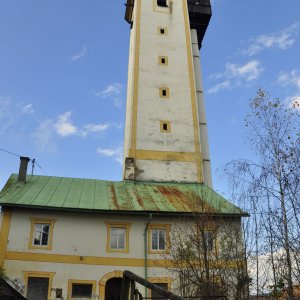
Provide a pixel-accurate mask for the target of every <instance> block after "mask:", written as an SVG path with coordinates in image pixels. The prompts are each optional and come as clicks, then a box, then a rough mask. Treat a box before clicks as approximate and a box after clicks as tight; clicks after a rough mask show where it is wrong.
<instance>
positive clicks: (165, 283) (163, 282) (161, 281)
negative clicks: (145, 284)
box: [148, 277, 172, 300]
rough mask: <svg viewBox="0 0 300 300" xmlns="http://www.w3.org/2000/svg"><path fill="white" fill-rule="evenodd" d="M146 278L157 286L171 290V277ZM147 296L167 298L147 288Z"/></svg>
mask: <svg viewBox="0 0 300 300" xmlns="http://www.w3.org/2000/svg"><path fill="white" fill-rule="evenodd" d="M148 280H149V281H150V282H151V283H154V284H155V285H157V286H158V287H160V288H162V289H164V290H167V291H170V290H171V281H172V280H171V278H168V277H150V278H148ZM149 296H150V298H151V299H153V300H154V299H157V300H158V299H160V300H166V299H167V298H164V297H163V296H162V295H160V294H159V293H157V292H155V291H152V290H150V289H149Z"/></svg>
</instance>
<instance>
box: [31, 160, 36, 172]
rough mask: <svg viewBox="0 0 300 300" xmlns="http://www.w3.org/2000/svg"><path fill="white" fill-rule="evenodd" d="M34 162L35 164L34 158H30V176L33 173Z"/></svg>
mask: <svg viewBox="0 0 300 300" xmlns="http://www.w3.org/2000/svg"><path fill="white" fill-rule="evenodd" d="M34 164H35V158H34V159H32V160H31V176H32V175H33V170H34Z"/></svg>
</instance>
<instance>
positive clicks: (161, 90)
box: [124, 0, 212, 186]
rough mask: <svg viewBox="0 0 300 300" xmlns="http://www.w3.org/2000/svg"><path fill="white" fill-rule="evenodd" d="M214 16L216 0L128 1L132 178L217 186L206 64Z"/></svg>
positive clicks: (128, 171)
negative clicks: (203, 52) (203, 51)
mask: <svg viewBox="0 0 300 300" xmlns="http://www.w3.org/2000/svg"><path fill="white" fill-rule="evenodd" d="M210 17H211V7H210V1H209V0H198V1H196V0H127V4H126V15H125V19H126V20H127V21H128V22H129V23H130V24H131V34H130V50H129V66H128V86H127V110H126V126H125V143H124V158H125V163H124V179H125V180H136V181H156V182H162V181H172V182H199V183H201V182H204V183H205V184H207V185H209V186H211V185H212V180H211V168H210V158H209V148H208V137H207V126H206V116H205V108H204V101H203V90H202V82H201V73H200V64H199V48H200V47H201V42H202V39H203V36H204V34H205V31H206V28H207V26H208V23H209V20H210ZM198 41H199V46H198Z"/></svg>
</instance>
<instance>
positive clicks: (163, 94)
mask: <svg viewBox="0 0 300 300" xmlns="http://www.w3.org/2000/svg"><path fill="white" fill-rule="evenodd" d="M159 97H160V98H169V97H170V90H169V88H167V87H160V88H159Z"/></svg>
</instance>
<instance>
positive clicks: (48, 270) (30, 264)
mask: <svg viewBox="0 0 300 300" xmlns="http://www.w3.org/2000/svg"><path fill="white" fill-rule="evenodd" d="M31 219H35V220H39V219H43V220H54V221H55V223H54V227H53V239H52V249H51V250H44V249H30V247H29V244H30V231H31ZM115 222H118V223H129V224H130V225H131V226H130V231H129V251H128V253H111V252H108V251H107V249H106V247H107V241H108V239H107V225H106V223H115ZM147 222H148V219H147V217H136V216H135V217H130V216H119V217H117V216H114V215H101V214H84V213H70V212H68V213H64V212H51V211H38V210H14V211H13V213H12V217H11V222H10V230H9V235H8V244H7V248H6V255H5V261H4V268H5V269H6V273H7V276H8V277H9V278H10V279H11V280H12V281H15V282H16V283H17V285H19V286H20V288H21V291H22V292H24V293H26V287H25V285H26V279H25V278H26V274H28V273H30V274H33V275H34V276H39V274H41V276H44V275H45V274H46V275H47V274H50V275H51V276H53V280H52V289H56V288H62V289H63V294H64V299H67V298H66V297H67V293H68V280H69V279H73V280H89V281H95V282H96V294H95V297H94V299H103V297H104V294H103V291H104V290H103V287H102V294H101V291H100V290H101V288H100V286H101V280H102V281H103V278H105V277H107V274H111V275H109V276H108V278H109V277H115V274H117V276H116V277H120V274H121V272H122V271H124V270H130V271H132V272H134V273H136V274H138V275H140V276H142V277H145V262H144V257H145V252H144V230H145V226H146V224H147ZM171 222H172V219H166V218H165V219H163V220H162V219H153V220H152V221H151V223H152V224H154V223H155V224H158V223H159V224H170V223H171ZM147 255H148V258H149V266H148V271H147V273H148V277H152V278H153V277H154V278H157V277H160V278H161V277H163V278H165V277H170V274H168V275H167V273H168V272H167V271H166V270H165V269H164V268H157V267H154V266H153V265H154V263H155V262H158V263H159V262H160V263H162V262H163V259H162V257H158V256H157V255H155V254H150V253H149V254H148V253H147ZM43 274H44V275H43ZM50 275H49V276H50ZM141 292H143V293H144V288H142V289H141ZM54 294H55V291H54V290H53V291H52V298H51V299H56V298H55V297H54Z"/></svg>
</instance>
